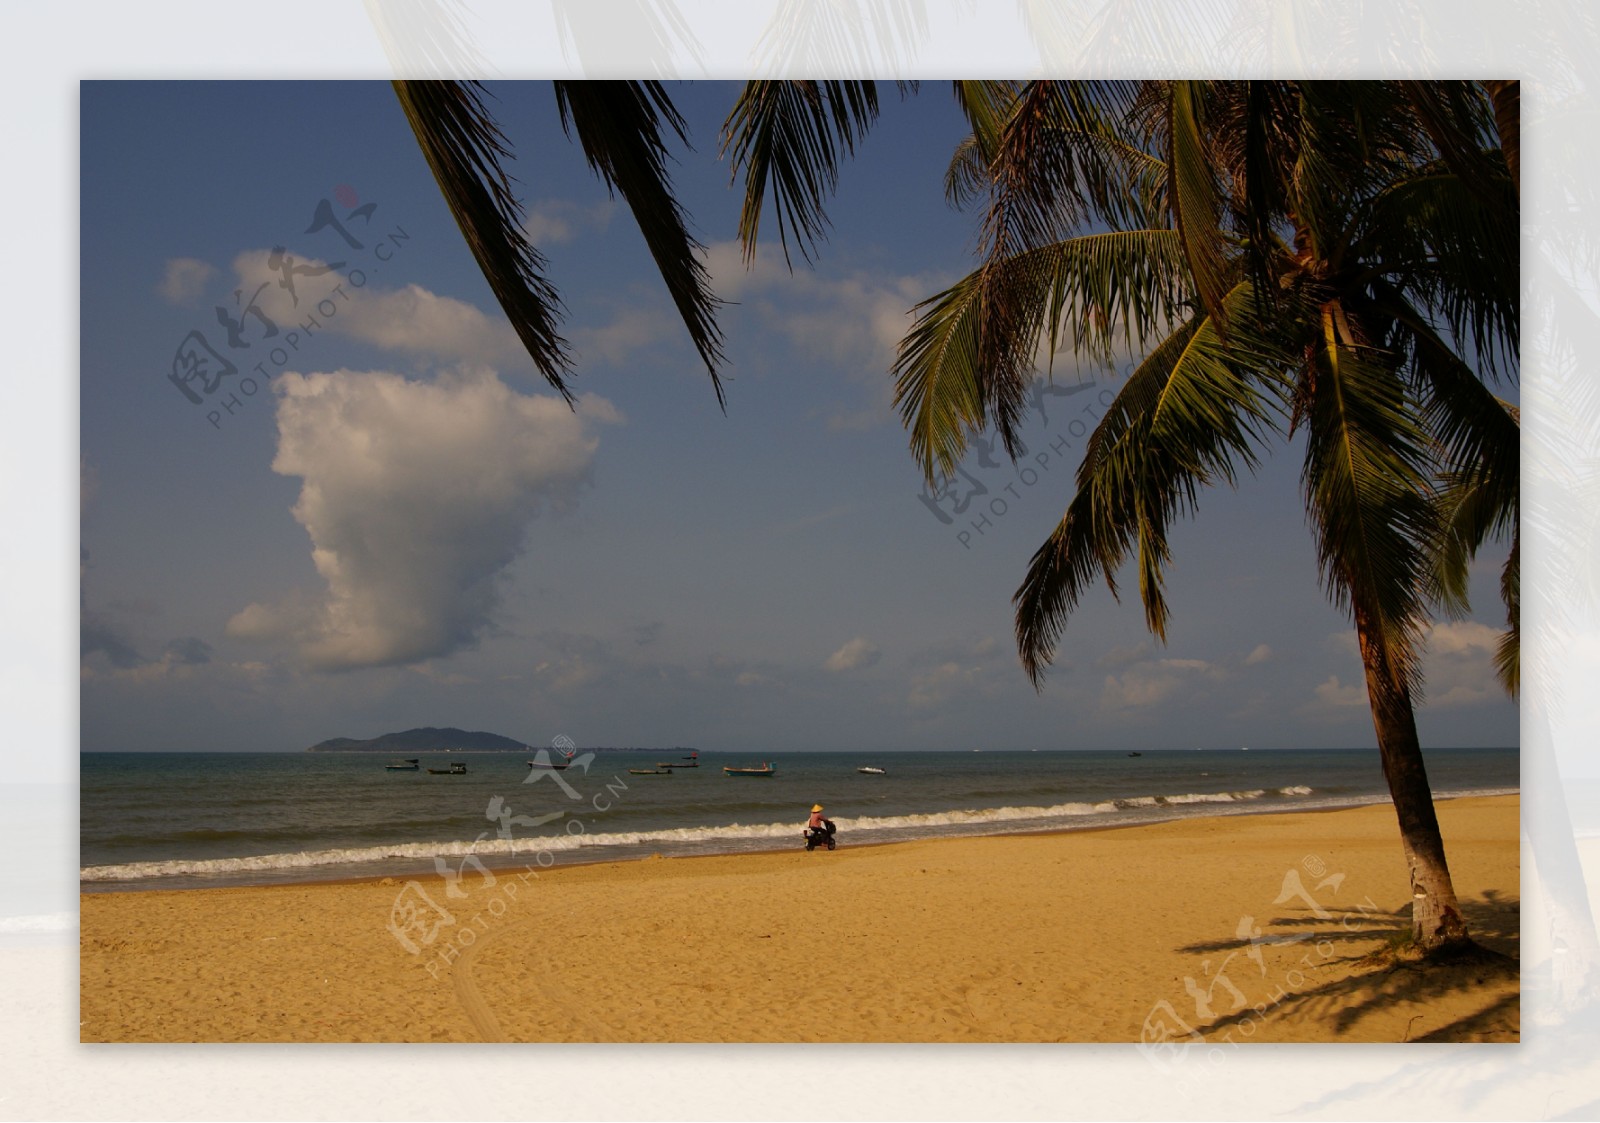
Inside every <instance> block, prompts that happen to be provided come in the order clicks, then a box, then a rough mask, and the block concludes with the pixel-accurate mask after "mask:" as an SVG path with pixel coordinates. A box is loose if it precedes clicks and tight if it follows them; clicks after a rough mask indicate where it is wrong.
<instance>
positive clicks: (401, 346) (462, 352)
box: [230, 250, 529, 367]
mask: <svg viewBox="0 0 1600 1123" xmlns="http://www.w3.org/2000/svg"><path fill="white" fill-rule="evenodd" d="M271 258H272V251H269V250H247V251H246V252H244V253H241V254H239V255H238V256H237V257H236V258H234V262H233V269H234V272H235V274H236V275H237V277H238V290H237V291H238V294H239V295H238V296H237V297H236V299H235V301H234V304H235V307H234V308H232V309H230V314H231V315H233V316H234V317H235V318H236V319H238V320H240V321H241V323H242V325H243V330H244V331H246V332H247V333H248V337H249V338H251V339H257V338H262V333H264V331H265V328H264V326H263V325H262V324H261V323H260V322H259V320H258V319H256V318H255V317H251V316H248V315H246V309H247V308H248V307H249V305H250V302H251V300H252V299H253V300H254V303H255V305H256V306H257V307H258V308H259V309H260V310H261V314H262V315H263V316H265V317H266V318H267V319H268V320H270V321H272V323H273V325H274V326H275V327H276V328H277V329H278V333H279V334H278V335H277V336H275V337H273V338H274V339H275V340H278V341H280V345H286V346H288V347H289V349H291V350H298V349H299V348H300V347H304V346H305V345H306V339H307V337H308V336H310V337H312V338H314V336H315V333H317V332H328V333H331V334H337V335H344V336H348V337H350V338H352V339H358V340H360V341H362V342H363V343H370V344H372V345H373V346H374V347H377V348H379V349H380V350H384V351H394V352H400V353H402V354H409V355H422V356H426V357H429V358H433V359H438V360H441V361H443V362H445V363H469V364H474V365H481V366H493V367H503V366H507V365H513V364H526V363H527V362H528V361H529V360H528V359H527V354H526V352H525V351H524V350H523V348H522V342H521V340H519V339H518V338H517V333H516V331H515V330H514V329H513V328H512V327H511V324H510V323H508V322H507V321H506V319H505V317H504V316H503V315H501V314H500V310H499V309H498V308H496V309H495V310H494V314H493V315H492V316H491V315H486V314H485V313H484V312H482V311H480V310H479V309H478V308H477V307H476V306H475V305H472V304H468V303H467V302H466V301H463V300H457V299H455V298H454V297H449V296H440V295H439V294H437V293H434V292H430V291H429V290H427V289H425V288H422V287H421V286H420V285H407V286H405V287H404V288H402V289H383V288H380V287H378V285H377V283H376V282H374V281H372V280H370V279H369V280H368V281H367V282H366V283H365V284H364V285H362V286H361V287H360V288H356V287H355V286H354V285H353V284H352V283H351V282H350V281H349V280H347V279H346V278H343V277H341V276H339V275H338V274H337V273H335V272H328V271H326V270H327V268H328V267H327V263H326V262H322V261H318V260H315V259H312V258H300V257H293V258H292V260H283V261H280V262H279V266H278V268H276V269H275V268H273V266H272V262H271ZM295 270H312V271H313V272H310V273H303V274H302V273H297V272H295ZM286 272H287V273H289V274H290V276H291V279H292V281H293V291H292V292H291V291H290V289H289V288H288V287H285V285H284V283H283V280H284V275H285V273H286ZM289 333H295V335H296V336H297V337H298V339H297V341H296V342H293V343H291V342H290V341H289V338H288V337H289Z"/></svg>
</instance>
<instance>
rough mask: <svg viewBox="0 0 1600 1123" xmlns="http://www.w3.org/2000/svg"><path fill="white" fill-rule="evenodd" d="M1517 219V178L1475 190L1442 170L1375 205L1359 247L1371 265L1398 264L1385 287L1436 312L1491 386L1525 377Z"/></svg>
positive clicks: (1488, 175)
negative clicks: (1521, 357)
mask: <svg viewBox="0 0 1600 1123" xmlns="http://www.w3.org/2000/svg"><path fill="white" fill-rule="evenodd" d="M1517 212H1518V206H1517V198H1516V193H1515V191H1514V190H1513V188H1512V186H1511V181H1510V177H1509V176H1508V175H1507V174H1506V173H1505V172H1504V171H1503V170H1502V169H1500V168H1499V167H1498V166H1495V167H1492V168H1491V169H1490V170H1489V171H1487V172H1484V173H1483V174H1482V181H1481V182H1480V183H1479V185H1478V186H1477V188H1472V187H1470V186H1469V185H1468V184H1467V183H1466V182H1464V181H1463V180H1462V179H1461V177H1460V176H1458V175H1456V174H1455V173H1453V172H1451V171H1448V170H1446V169H1445V168H1443V167H1442V166H1440V165H1437V164H1435V165H1433V166H1431V167H1424V168H1421V169H1419V170H1418V171H1417V172H1416V173H1414V174H1410V175H1406V176H1403V177H1400V178H1398V179H1396V180H1395V181H1394V182H1393V183H1392V184H1391V185H1390V186H1388V187H1387V188H1386V189H1385V190H1383V191H1382V192H1380V193H1379V194H1378V195H1377V196H1376V197H1375V198H1374V199H1373V200H1372V202H1371V206H1370V209H1369V212H1368V215H1367V218H1366V220H1365V221H1364V222H1363V223H1362V233H1361V234H1360V236H1359V239H1358V243H1357V249H1358V252H1360V253H1361V254H1363V256H1365V257H1366V258H1368V259H1370V260H1373V261H1376V262H1383V263H1394V264H1392V265H1387V268H1386V269H1385V271H1384V273H1383V274H1382V278H1381V283H1382V284H1387V285H1392V286H1394V287H1395V288H1396V289H1403V290H1404V291H1405V292H1407V293H1409V294H1411V297H1412V298H1413V299H1414V300H1415V301H1416V302H1417V303H1419V304H1420V305H1421V306H1422V308H1421V310H1420V311H1425V312H1429V313H1437V315H1438V316H1439V317H1440V318H1442V319H1443V320H1444V322H1445V323H1446V324H1447V325H1448V327H1449V329H1450V332H1451V335H1452V336H1453V337H1454V338H1456V339H1457V340H1460V341H1461V342H1462V343H1463V344H1465V345H1470V346H1471V348H1472V351H1473V354H1474V356H1475V357H1476V359H1477V360H1478V364H1479V366H1480V367H1482V368H1483V371H1484V373H1486V374H1488V375H1489V376H1490V377H1491V378H1497V377H1500V376H1502V375H1509V376H1510V377H1513V378H1514V377H1516V373H1517V369H1518V363H1519V353H1518V348H1519V344H1520V338H1521V298H1520V293H1519V280H1520V269H1519V265H1520V257H1521V246H1520V245H1519V242H1518V223H1517ZM1432 318H1433V317H1432V316H1429V317H1428V319H1429V320H1431V319H1432Z"/></svg>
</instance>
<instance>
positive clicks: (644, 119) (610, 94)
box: [555, 82, 726, 408]
mask: <svg viewBox="0 0 1600 1123" xmlns="http://www.w3.org/2000/svg"><path fill="white" fill-rule="evenodd" d="M555 90H556V104H557V106H558V107H559V108H560V111H561V124H562V127H563V128H564V129H568V130H569V132H570V133H576V134H577V137H578V142H579V144H580V145H581V146H582V148H583V154H584V156H585V158H586V159H587V160H588V161H589V166H590V167H591V168H593V169H594V171H595V173H596V174H597V175H598V176H600V178H601V179H602V180H603V181H604V182H605V184H606V187H607V189H609V190H611V191H613V192H615V193H618V194H620V195H621V196H622V198H623V200H624V201H625V202H626V203H627V204H628V207H629V209H630V210H631V211H632V212H633V216H634V218H635V219H636V220H637V221H638V224H639V231H640V233H642V234H643V235H644V240H645V245H646V246H648V247H649V249H650V256H651V257H653V258H654V259H655V263H656V268H657V269H659V270H660V271H661V278H662V280H664V281H665V282H666V285H667V292H668V293H669V294H670V295H671V296H672V302H673V304H674V305H676V306H677V309H678V315H679V316H680V317H681V318H682V320H683V324H684V327H685V328H687V329H688V331H689V338H690V340H691V341H692V342H693V343H694V347H695V350H696V351H697V352H699V355H700V359H701V361H702V362H703V363H705V365H706V370H707V371H708V372H709V373H710V375H711V385H712V387H713V388H714V389H715V390H716V394H717V402H718V404H720V405H723V406H724V408H726V402H725V401H724V399H723V393H722V381H721V379H720V377H719V375H718V368H719V367H720V366H721V365H722V363H723V361H724V360H723V354H722V333H721V331H720V329H718V327H717V320H716V312H717V307H718V304H719V302H718V300H717V299H716V297H715V296H714V295H713V294H712V292H711V282H710V278H709V276H708V274H707V272H706V266H705V260H704V257H703V254H702V251H703V250H704V247H703V246H701V245H700V243H699V242H697V241H696V240H695V239H694V238H693V237H692V236H691V235H690V234H689V230H688V226H687V223H686V220H685V217H684V214H683V209H682V208H681V207H679V205H678V201H677V199H676V198H674V196H673V194H672V183H671V179H670V177H669V176H668V175H667V169H666V159H667V148H666V144H665V141H664V138H663V135H662V126H663V125H665V126H666V127H667V128H668V129H671V130H672V132H673V133H675V134H676V135H677V137H678V139H679V140H680V141H683V142H685V143H687V140H688V137H687V135H686V133H685V129H684V123H683V118H682V117H681V116H680V115H679V114H678V111H677V109H676V108H675V107H674V106H673V104H672V101H671V99H670V98H668V97H667V94H666V91H665V90H664V89H663V88H662V87H661V84H660V83H659V82H557V83H555Z"/></svg>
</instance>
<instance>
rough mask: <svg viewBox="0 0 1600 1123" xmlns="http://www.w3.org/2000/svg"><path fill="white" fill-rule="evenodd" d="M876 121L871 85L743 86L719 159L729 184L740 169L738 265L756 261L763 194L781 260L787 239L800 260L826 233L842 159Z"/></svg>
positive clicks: (726, 125)
mask: <svg viewBox="0 0 1600 1123" xmlns="http://www.w3.org/2000/svg"><path fill="white" fill-rule="evenodd" d="M877 117H878V87H877V83H875V82H747V83H746V84H745V87H744V89H743V90H742V91H741V92H740V94H739V99H738V101H737V102H735V103H734V107H733V111H732V112H731V113H729V114H728V119H727V121H726V122H724V123H723V126H722V154H723V155H724V156H729V157H730V162H731V163H732V165H733V178H734V179H735V180H737V179H738V178H739V173H740V171H741V170H742V171H743V172H744V178H745V193H744V206H743V208H742V209H741V210H740V212H739V241H740V243H741V244H742V245H743V247H744V257H745V261H746V262H749V261H753V260H754V259H755V255H756V236H757V233H758V232H759V230H760V228H761V214H762V209H763V207H764V205H765V201H766V196H767V191H768V189H769V188H770V190H771V192H772V209H773V214H774V216H775V217H776V218H777V220H778V240H779V243H780V244H781V245H782V247H783V259H784V261H785V262H788V263H789V264H790V267H791V268H792V267H793V262H792V261H790V258H789V240H790V238H793V239H794V243H795V249H796V250H797V251H798V252H799V253H800V256H801V257H802V258H804V259H805V260H806V261H810V260H811V259H812V254H813V252H814V250H815V248H816V245H817V243H818V242H819V241H821V239H822V237H823V235H824V233H825V232H826V230H827V227H828V218H827V214H826V213H825V212H824V210H823V201H824V199H826V198H827V196H829V195H831V194H832V193H833V191H834V188H835V187H836V186H837V184H838V182H839V162H840V159H841V157H843V156H846V155H849V154H850V153H852V152H854V151H855V144H856V141H857V139H858V138H860V137H861V136H863V135H865V133H866V131H867V130H868V129H869V128H870V127H871V126H872V123H873V122H874V121H875V120H877Z"/></svg>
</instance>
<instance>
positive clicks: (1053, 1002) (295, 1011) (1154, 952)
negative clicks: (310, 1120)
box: [80, 796, 1521, 1043]
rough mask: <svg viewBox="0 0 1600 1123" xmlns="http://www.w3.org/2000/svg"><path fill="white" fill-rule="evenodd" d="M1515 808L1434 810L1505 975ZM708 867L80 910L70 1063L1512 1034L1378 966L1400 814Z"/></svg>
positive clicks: (580, 872) (295, 888)
mask: <svg viewBox="0 0 1600 1123" xmlns="http://www.w3.org/2000/svg"><path fill="white" fill-rule="evenodd" d="M1520 806H1521V801H1520V797H1514V796H1497V797H1464V798H1460V799H1454V800H1442V801H1440V805H1439V815H1440V821H1441V824H1442V825H1443V828H1444V832H1445V845H1446V850H1447V853H1449V855H1450V861H1451V868H1452V873H1453V875H1454V877H1455V881H1456V887H1457V891H1458V894H1459V895H1460V897H1461V900H1462V905H1463V910H1464V912H1465V913H1466V914H1467V916H1468V920H1469V924H1471V925H1472V927H1473V930H1474V933H1475V935H1477V937H1478V938H1479V939H1480V941H1481V942H1483V943H1484V944H1485V946H1487V947H1490V948H1492V949H1494V950H1496V951H1500V952H1502V953H1504V954H1507V955H1512V956H1515V955H1516V954H1517V948H1518V946H1519V944H1518V941H1519V938H1520V932H1519V922H1520V887H1519V880H1520V878H1519V869H1518V861H1519V843H1518V833H1519V813H1520ZM695 857H696V859H697V860H695V861H683V860H681V859H666V858H659V859H655V860H652V859H649V858H646V859H644V860H635V861H624V862H609V863H589V864H582V865H579V864H567V865H561V864H559V863H558V864H556V865H554V866H552V867H550V868H546V869H524V870H522V871H520V872H518V871H514V870H506V869H501V870H499V871H496V872H494V874H493V880H492V883H491V882H490V880H489V879H487V878H485V877H483V876H482V875H481V874H479V873H478V872H477V871H476V870H473V869H471V868H470V867H464V868H463V869H462V870H461V871H460V875H461V876H460V877H459V879H458V880H457V881H456V882H455V883H454V884H453V885H452V884H451V883H448V882H447V881H446V880H445V879H441V878H439V877H437V876H429V877H426V878H422V879H418V880H417V881H415V882H409V883H406V884H402V883H401V882H400V881H399V880H397V879H395V878H393V877H390V878H386V879H384V878H380V879H372V878H362V879H355V880H349V881H344V882H338V883H333V882H318V883H302V884H296V885H270V886H251V887H240V888H208V889H206V890H204V891H201V892H193V891H190V890H152V891H149V892H139V893H86V894H82V895H80V908H81V910H82V916H81V935H80V953H81V980H82V982H81V994H80V1009H81V1016H82V1018H83V1020H84V1025H83V1029H82V1039H83V1040H85V1041H118V1040H142V1041H245V1040H267V1041H473V1040H525V1041H533V1040H538V1041H794V1040H796V1039H797V1038H798V1039H800V1040H819V1041H821V1040H829V1041H1134V1042H1138V1041H1140V1040H1141V1036H1143V1037H1145V1038H1146V1040H1147V1043H1148V1041H1149V1040H1150V1039H1151V1035H1152V1034H1155V1035H1156V1036H1160V1035H1161V1034H1167V1036H1168V1038H1169V1039H1170V1037H1171V1032H1174V1029H1173V1027H1174V1026H1177V1025H1178V1024H1179V1022H1181V1023H1182V1024H1184V1025H1187V1026H1188V1027H1189V1029H1188V1030H1185V1031H1183V1032H1184V1033H1185V1040H1188V1038H1187V1036H1186V1034H1187V1033H1188V1032H1194V1033H1196V1034H1198V1035H1199V1037H1200V1038H1203V1039H1205V1040H1207V1041H1210V1040H1213V1039H1217V1040H1220V1039H1222V1038H1223V1036H1224V1035H1226V1034H1229V1033H1233V1034H1234V1040H1235V1041H1239V1040H1243V1039H1245V1037H1248V1038H1249V1039H1251V1040H1262V1041H1338V1040H1352V1041H1400V1040H1415V1039H1417V1038H1425V1039H1429V1040H1513V1041H1514V1040H1517V1039H1519V1036H1520V1018H1519V1016H1518V1014H1517V994H1518V983H1517V979H1516V977H1515V972H1514V970H1512V971H1511V972H1510V973H1509V974H1501V975H1494V974H1493V973H1489V975H1488V976H1487V977H1486V976H1485V972H1483V971H1482V970H1478V971H1477V972H1476V974H1475V975H1474V974H1473V973H1472V972H1471V971H1470V970H1469V971H1468V973H1467V974H1466V975H1459V973H1458V975H1459V977H1457V975H1452V976H1451V977H1450V978H1448V979H1445V978H1444V977H1443V976H1435V978H1436V979H1437V980H1438V984H1439V985H1438V986H1437V988H1434V989H1430V988H1429V986H1428V985H1427V984H1426V983H1418V982H1416V981H1414V980H1412V979H1410V978H1409V976H1411V975H1413V974H1414V973H1413V972H1390V971H1380V970H1377V969H1375V968H1374V967H1372V966H1371V965H1370V964H1368V965H1365V966H1364V965H1363V962H1364V957H1366V956H1368V955H1370V954H1371V953H1372V952H1375V951H1381V950H1382V949H1383V948H1385V947H1387V946H1389V945H1390V943H1391V942H1392V941H1393V939H1394V938H1396V936H1397V934H1398V933H1401V932H1403V931H1404V930H1405V929H1406V926H1407V923H1408V922H1406V921H1405V920H1404V913H1405V910H1406V909H1407V908H1408V906H1409V891H1408V889H1407V886H1406V878H1405V871H1404V862H1403V858H1402V856H1401V848H1400V845H1399V838H1398V833H1397V830H1396V827H1395V824H1394V819H1393V814H1392V811H1391V810H1390V809H1389V808H1388V807H1387V806H1378V805H1366V806H1362V807H1349V808H1341V809H1333V810H1330V811H1326V812H1312V811H1296V812H1276V813H1264V814H1244V815H1240V814H1234V815H1223V816H1191V817H1187V818H1184V819H1180V820H1169V821H1166V822H1162V823H1154V824H1143V825H1140V826H1139V827H1137V828H1136V829H1134V828H1126V827H1118V826H1107V827H1104V828H1097V829H1093V830H1069V831H1059V832H1051V833H1044V832H1030V833H1023V834H1009V835H983V836H973V837H969V838H961V839H943V838H940V839H922V840H917V841H911V842H898V843H888V844H884V845H872V846H866V845H863V846H856V847H846V846H841V848H840V849H839V850H838V851H835V852H832V853H829V852H827V851H818V852H816V853H806V852H805V851H803V850H799V849H798V848H796V849H795V850H791V851H777V852H760V853H741V854H732V855H729V854H719V855H710V854H707V855H698V856H695ZM1291 875H1292V877H1291ZM386 882H387V883H386ZM413 885H414V886H415V888H414V889H413ZM451 888H454V889H455V890H456V891H457V893H458V894H459V895H458V896H451V895H450V892H449V890H450V889H451ZM1291 889H1292V890H1296V892H1288V891H1289V890H1291ZM1286 893H1287V894H1288V895H1287V896H1286V895H1285V894H1286ZM1278 898H1282V900H1279V899H1278ZM430 910H432V911H430ZM446 915H448V917H449V919H448V922H446V921H445V920H444V919H443V918H444V917H445V916H446ZM1246 920H1248V921H1249V923H1248V924H1245V923H1244V922H1245V921H1246ZM1241 933H1243V935H1241ZM402 936H404V937H406V938H407V939H408V940H409V941H410V945H409V947H408V946H406V940H402V939H401V937H402ZM1403 976H1404V977H1406V978H1402V977H1403ZM1419 987H1421V988H1422V989H1421V990H1420V991H1419ZM1236 998H1237V1001H1235V999H1236ZM817 1007H821V1008H824V1009H826V1010H827V1011H828V1014H827V1016H826V1017H825V1018H824V1019H822V1020H820V1021H816V1020H812V1019H801V1020H800V1022H799V1024H797V1023H796V1017H797V1015H796V1013H795V1012H796V1011H800V1010H807V1009H813V1008H817ZM1258 1007H1259V1008H1260V1010H1259V1011H1258V1010H1257V1008H1258ZM1152 1019H1153V1020H1152ZM1174 1019H1176V1020H1174ZM1169 1043H1170V1041H1169Z"/></svg>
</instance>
